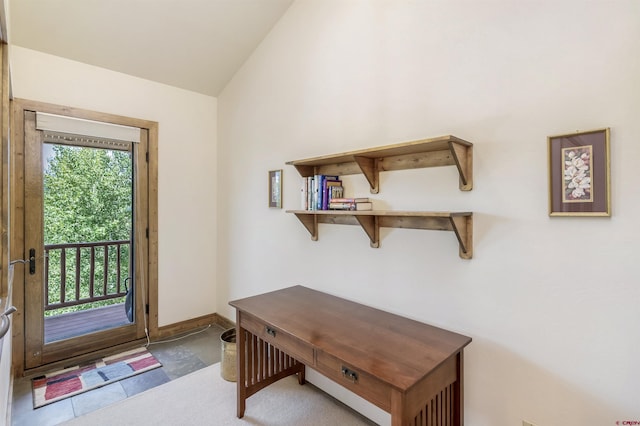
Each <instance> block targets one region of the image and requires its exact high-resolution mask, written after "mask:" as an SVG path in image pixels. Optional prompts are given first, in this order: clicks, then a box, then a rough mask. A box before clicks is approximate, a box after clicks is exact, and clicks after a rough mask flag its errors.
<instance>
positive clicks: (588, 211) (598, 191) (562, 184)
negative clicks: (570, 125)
mask: <svg viewBox="0 0 640 426" xmlns="http://www.w3.org/2000/svg"><path fill="white" fill-rule="evenodd" d="M547 139H548V151H549V216H611V190H610V177H609V176H610V164H609V161H610V160H609V129H608V128H606V129H598V130H591V131H587V132H577V133H571V134H566V135H557V136H549V137H548V138H547Z"/></svg>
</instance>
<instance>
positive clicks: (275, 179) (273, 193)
mask: <svg viewBox="0 0 640 426" xmlns="http://www.w3.org/2000/svg"><path fill="white" fill-rule="evenodd" d="M269 207H274V208H278V209H281V208H282V170H271V171H270V172H269Z"/></svg>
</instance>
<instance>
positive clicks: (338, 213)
mask: <svg viewBox="0 0 640 426" xmlns="http://www.w3.org/2000/svg"><path fill="white" fill-rule="evenodd" d="M287 213H293V214H295V215H296V217H297V218H298V219H299V220H300V222H302V224H303V225H304V227H305V228H307V231H309V233H310V234H311V239H312V240H313V241H317V240H318V223H333V224H340V225H360V226H361V227H362V229H363V230H364V232H365V233H366V234H367V236H368V237H369V240H370V241H371V247H374V248H378V247H380V228H408V229H430V230H438V231H453V232H454V233H455V235H456V238H457V239H458V244H459V246H460V250H459V254H460V257H461V258H463V259H471V257H472V256H473V213H471V212H405V211H391V210H369V211H350V210H349V211H345V210H315V211H308V210H287Z"/></svg>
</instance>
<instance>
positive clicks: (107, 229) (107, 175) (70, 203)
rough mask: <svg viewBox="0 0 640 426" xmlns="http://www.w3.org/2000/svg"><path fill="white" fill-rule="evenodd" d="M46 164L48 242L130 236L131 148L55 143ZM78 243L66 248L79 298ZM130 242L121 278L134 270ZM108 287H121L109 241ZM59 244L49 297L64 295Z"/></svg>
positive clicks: (99, 267) (97, 274)
mask: <svg viewBox="0 0 640 426" xmlns="http://www.w3.org/2000/svg"><path fill="white" fill-rule="evenodd" d="M50 147H51V155H50V156H49V158H48V159H47V163H46V165H45V170H44V241H45V245H49V244H70V243H89V242H99V241H118V240H129V239H130V237H131V227H132V205H133V203H132V196H133V189H132V180H133V179H132V161H131V153H130V152H126V151H116V150H109V149H99V148H87V147H75V146H64V145H50ZM80 250H81V261H80V287H81V290H80V298H87V297H89V281H90V279H89V278H90V249H89V248H82V249H80ZM75 255H76V253H75V249H67V253H66V269H65V274H66V283H67V284H66V288H65V295H66V298H67V300H74V299H75V281H76V276H75V275H76V257H75ZM129 259H130V245H125V246H122V249H121V268H122V269H121V277H120V279H121V283H122V284H124V280H125V278H126V277H128V276H129ZM108 264H109V265H108V266H109V267H108V271H109V273H108V279H107V281H108V286H107V287H108V290H107V293H109V294H111V293H115V292H116V291H117V279H118V277H117V273H116V252H115V246H110V247H109V256H108ZM59 265H60V250H52V251H51V252H50V256H49V303H56V302H58V301H60V286H61V271H60V266H59ZM103 268H104V250H103V249H102V248H96V253H95V271H94V280H95V283H96V293H97V295H102V293H103V291H102V282H103V280H104V277H103ZM122 302H123V300H122V298H118V299H109V300H104V301H99V302H94V303H91V304H87V305H80V306H73V307H67V308H61V309H57V310H54V311H47V313H46V314H45V315H58V314H60V313H63V312H70V311H77V310H83V309H93V308H95V307H98V306H106V305H110V304H114V303H122Z"/></svg>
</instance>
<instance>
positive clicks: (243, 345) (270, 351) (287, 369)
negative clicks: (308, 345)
mask: <svg viewBox="0 0 640 426" xmlns="http://www.w3.org/2000/svg"><path fill="white" fill-rule="evenodd" d="M237 338H238V339H243V341H242V342H240V344H239V347H238V350H240V351H243V353H242V356H240V357H238V359H239V360H240V362H241V363H243V364H244V365H240V366H239V367H240V370H241V371H240V374H239V376H238V380H240V381H241V382H242V383H239V385H241V386H244V388H245V391H246V393H245V397H246V398H248V397H249V396H251V395H253V394H254V393H256V392H258V391H259V390H260V389H263V388H264V387H266V386H268V385H270V384H271V383H274V382H276V381H278V380H280V379H282V378H284V377H287V376H290V375H292V374H299V375H300V376H301V377H300V378H299V381H302V380H304V364H302V363H300V362H298V361H297V360H296V359H295V358H293V357H291V356H289V355H287V354H286V353H285V352H283V351H281V350H280V349H278V348H276V347H275V346H273V345H271V344H269V343H268V342H266V341H264V340H262V339H261V338H259V337H258V336H256V335H254V334H252V333H250V332H249V331H247V330H244V329H241V333H240V335H238V336H237Z"/></svg>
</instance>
